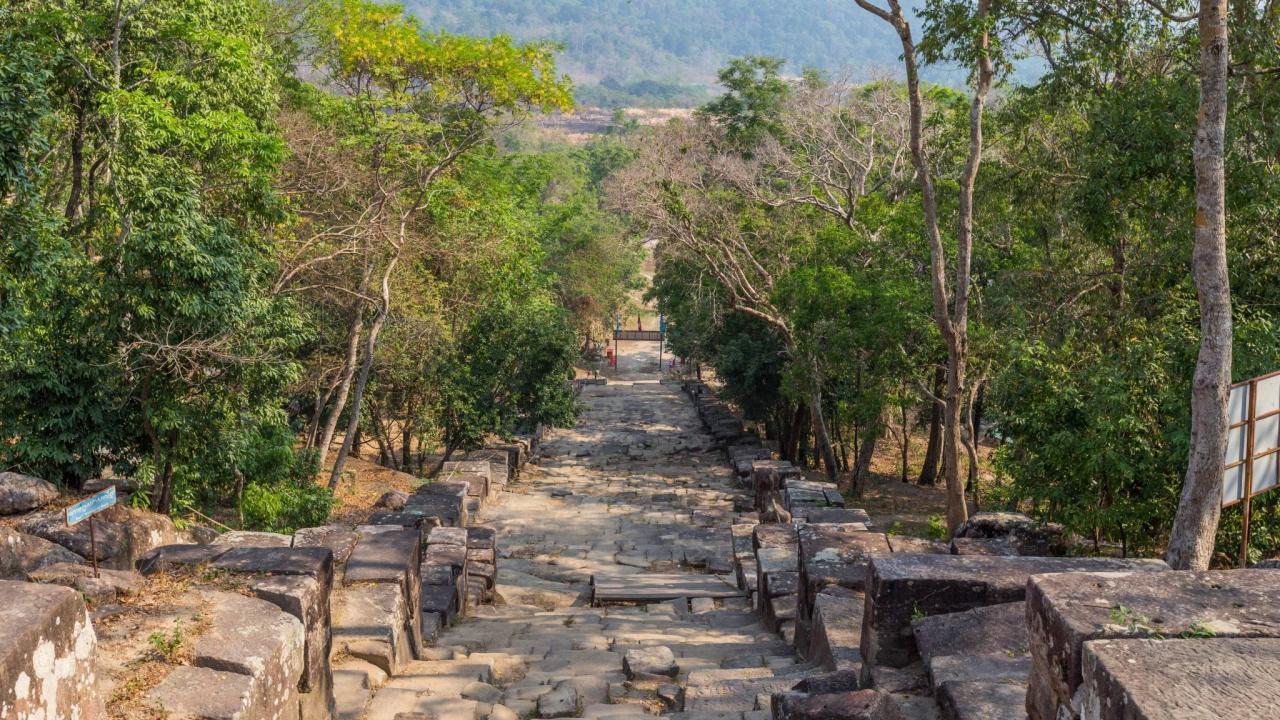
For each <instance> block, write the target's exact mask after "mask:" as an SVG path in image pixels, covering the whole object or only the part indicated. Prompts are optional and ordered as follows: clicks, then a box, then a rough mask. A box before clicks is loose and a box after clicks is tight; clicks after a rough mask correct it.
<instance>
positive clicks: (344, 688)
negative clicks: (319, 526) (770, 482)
mask: <svg viewBox="0 0 1280 720" xmlns="http://www.w3.org/2000/svg"><path fill="white" fill-rule="evenodd" d="M582 393H583V395H584V396H585V397H584V399H586V400H587V402H586V403H585V404H584V412H583V415H582V418H581V420H580V422H579V426H578V428H576V429H573V430H565V431H557V432H556V433H554V434H552V435H550V436H549V437H548V438H546V439H545V440H544V442H543V447H542V451H541V454H542V461H541V463H540V465H539V467H538V469H536V470H530V471H528V472H526V477H525V478H524V479H523V481H522V482H521V483H519V484H518V485H512V486H511V487H510V488H509V490H510V492H507V493H504V494H503V495H502V496H501V497H499V498H497V499H496V501H495V502H494V503H492V504H491V505H490V506H489V507H486V508H484V509H482V510H481V511H480V513H479V518H478V519H479V520H480V521H481V522H483V523H484V524H485V525H486V526H489V527H492V528H494V530H495V532H496V533H497V536H498V538H499V540H500V543H501V548H502V550H501V552H500V557H501V558H502V559H501V563H500V564H499V566H498V578H497V592H498V595H499V596H500V597H501V598H503V600H501V601H499V603H498V604H497V605H495V606H493V607H488V606H486V607H483V608H480V609H479V610H478V611H476V612H474V613H473V614H472V615H471V616H470V617H467V618H464V619H462V620H460V621H459V622H458V623H457V624H456V625H454V626H452V627H449V628H447V629H444V630H443V631H442V632H441V633H440V635H439V637H438V639H437V640H436V643H435V645H434V647H431V648H429V649H428V651H427V652H428V654H429V656H430V657H431V658H432V659H430V660H420V661H414V662H411V663H409V664H408V665H407V666H406V667H405V668H404V669H403V671H401V672H399V673H397V674H396V675H395V676H393V677H388V676H387V675H386V673H382V672H379V671H378V669H377V668H374V667H372V666H369V665H368V664H367V663H361V662H360V661H354V660H345V659H340V658H336V659H335V668H336V669H335V677H334V687H335V695H336V696H337V702H338V708H339V715H340V717H342V718H343V719H344V720H362V719H363V720H396V719H397V718H399V720H410V719H411V718H418V717H427V718H437V719H439V720H454V719H457V720H516V719H517V718H522V717H540V718H560V717H582V718H587V719H589V720H604V719H606V718H608V719H614V718H618V719H621V718H638V717H641V716H648V715H657V714H662V715H671V716H673V717H679V718H684V719H686V720H746V718H751V720H766V718H768V717H769V697H770V695H771V694H772V693H775V692H782V691H786V690H789V689H790V688H791V687H793V686H794V685H795V684H796V683H797V682H799V681H800V680H801V679H803V678H805V677H808V676H812V675H815V674H818V673H820V672H822V670H821V669H819V668H815V667H812V666H808V665H797V664H796V660H795V653H794V650H793V649H792V647H791V646H790V645H788V644H787V642H785V641H784V640H783V639H782V638H780V637H779V636H778V634H777V633H776V632H774V631H770V630H769V629H768V628H766V627H765V626H764V625H762V624H761V622H760V620H759V618H758V616H757V614H756V612H755V610H754V608H753V607H752V606H751V603H750V600H749V599H748V597H747V596H746V594H745V593H742V594H735V593H734V592H733V591H732V588H733V587H735V586H736V583H735V582H734V581H733V579H732V578H731V577H728V576H727V573H729V572H731V571H732V567H731V565H730V564H729V561H730V559H731V558H732V544H731V543H732V540H731V537H730V535H729V533H728V532H727V528H728V527H729V525H730V524H731V523H733V522H734V521H735V520H736V519H738V513H736V512H735V511H734V507H735V504H736V505H738V506H741V505H742V504H743V503H742V500H743V498H742V493H741V491H739V490H738V489H736V488H735V487H734V483H733V477H732V474H731V472H730V469H729V468H727V467H725V464H724V460H723V456H722V455H720V454H719V452H718V450H717V448H716V443H715V441H714V439H713V438H712V437H711V436H710V435H709V434H708V433H707V432H706V431H705V430H704V429H703V427H702V424H701V422H700V421H699V419H698V416H697V414H696V412H694V409H693V408H692V407H691V406H690V405H689V404H688V403H687V401H685V399H684V398H683V397H681V395H680V391H679V388H678V387H674V386H670V385H659V384H657V383H649V384H645V383H637V384H635V385H628V386H625V387H619V385H618V384H612V385H607V386H602V385H591V386H585V387H584V388H583V389H582ZM735 500H736V501H737V502H736V503H735ZM707 573H720V574H722V575H723V576H725V577H728V582H729V584H725V583H721V584H720V585H721V586H722V587H728V588H730V590H731V592H730V593H729V594H730V595H732V596H730V597H697V596H688V597H684V596H681V597H675V598H672V599H666V600H643V601H627V600H626V599H625V597H622V601H619V602H614V601H610V600H608V599H603V598H601V599H600V602H595V601H596V600H597V599H596V598H594V597H593V589H594V587H593V582H594V580H596V579H597V578H605V577H607V578H608V579H609V580H608V581H609V583H611V586H612V587H614V588H615V589H616V588H617V587H619V586H621V587H623V588H625V587H626V586H627V585H628V583H629V580H630V579H634V581H633V582H634V585H635V586H636V587H649V586H651V585H652V584H653V583H654V582H659V583H660V582H662V579H663V578H670V579H673V580H674V584H673V586H674V587H686V586H687V587H689V588H691V591H692V592H696V591H697V588H698V587H707V586H714V585H716V583H715V582H710V583H708V582H707V581H708V580H711V579H712V578H711V575H709V574H707ZM680 578H689V579H690V582H687V583H681V582H680ZM699 579H701V580H700V581H699ZM602 582H603V581H602ZM717 594H719V595H723V594H724V593H723V592H720V593H717ZM625 595H626V593H625V592H623V593H621V594H620V596H625ZM654 658H658V660H657V661H656V662H655V660H654ZM414 713H418V714H419V715H415V714H414Z"/></svg>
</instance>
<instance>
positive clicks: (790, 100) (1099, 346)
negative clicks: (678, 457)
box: [609, 1, 1280, 563]
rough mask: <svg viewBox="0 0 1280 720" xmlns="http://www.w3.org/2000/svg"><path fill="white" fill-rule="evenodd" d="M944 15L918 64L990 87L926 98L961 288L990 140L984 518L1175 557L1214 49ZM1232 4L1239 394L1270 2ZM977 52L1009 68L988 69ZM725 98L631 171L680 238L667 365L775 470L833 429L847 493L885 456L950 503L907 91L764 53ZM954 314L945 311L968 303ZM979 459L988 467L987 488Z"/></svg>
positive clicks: (1276, 80) (1149, 11)
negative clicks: (980, 73) (1204, 90)
mask: <svg viewBox="0 0 1280 720" xmlns="http://www.w3.org/2000/svg"><path fill="white" fill-rule="evenodd" d="M860 4H862V3H860ZM867 4H871V3H867ZM893 5H894V7H896V3H893ZM926 5H927V7H926V8H925V10H924V12H923V13H922V15H923V20H922V21H921V22H920V23H919V26H918V27H914V30H915V32H916V35H915V36H914V42H915V49H916V50H917V51H918V52H919V55H920V58H921V60H922V62H923V61H928V62H956V63H960V64H961V65H966V64H967V65H968V66H970V67H975V68H976V67H977V62H978V61H977V60H975V58H981V57H984V56H985V57H986V58H987V59H989V60H992V61H993V62H992V64H993V68H992V70H993V72H992V75H993V76H994V79H995V81H996V83H997V88H996V91H995V93H994V94H993V95H992V96H991V98H990V99H989V102H988V103H987V105H986V107H985V113H981V114H977V115H976V116H975V114H974V112H973V108H974V105H973V96H972V92H973V91H972V89H970V90H959V89H956V90H953V89H948V88H942V87H938V86H929V85H925V86H924V87H923V104H924V108H923V109H924V114H923V117H924V122H923V123H922V127H921V128H920V131H921V135H922V139H923V145H924V147H925V148H926V159H927V162H928V165H929V167H930V171H931V173H932V176H931V179H932V180H933V190H934V192H935V198H936V202H937V210H936V212H937V214H938V217H939V226H940V229H941V241H942V251H943V258H944V262H946V263H948V265H947V267H948V268H950V267H951V264H950V263H953V262H955V260H954V258H955V256H956V251H957V247H958V240H957V237H958V233H959V230H960V229H961V228H962V227H963V223H962V222H961V220H962V218H963V217H964V215H962V213H961V204H960V202H959V201H960V200H961V199H963V197H964V194H963V192H960V191H961V190H962V189H963V187H964V185H963V183H964V177H965V174H966V172H967V171H968V170H969V169H971V168H972V167H974V166H972V165H971V164H970V162H969V160H970V159H971V158H972V151H973V148H974V147H975V146H974V144H973V138H974V136H973V134H972V132H973V130H974V128H975V127H980V128H981V129H982V131H983V135H984V136H985V137H984V138H983V139H984V140H985V147H982V149H981V151H980V157H981V166H980V168H979V169H978V170H977V174H976V176H975V183H974V186H973V190H972V198H973V199H972V214H971V216H970V220H969V221H970V222H972V228H973V230H972V232H973V237H974V242H973V246H972V253H973V255H972V258H971V260H970V261H969V262H971V275H969V278H968V283H967V285H966V288H965V289H966V290H967V292H968V294H969V296H970V297H969V299H968V302H969V310H968V318H967V324H968V327H967V339H966V340H965V343H966V353H967V362H968V368H967V369H968V373H967V378H966V379H965V381H964V383H963V387H962V388H961V393H960V396H959V397H958V406H959V408H960V410H961V415H960V421H959V422H960V428H959V432H960V435H961V437H960V441H961V443H962V444H963V446H964V447H963V449H962V450H961V451H960V453H959V455H958V459H959V464H962V465H964V466H965V467H966V470H967V473H968V474H967V480H966V479H964V476H962V482H963V484H964V488H963V490H964V493H965V495H964V497H965V498H966V501H967V503H968V504H969V505H970V506H974V505H976V506H977V507H979V508H981V509H998V508H1009V509H1020V510H1024V511H1029V512H1032V513H1034V514H1036V515H1038V516H1039V517H1042V518H1045V519H1048V520H1053V521H1057V522H1062V523H1064V524H1066V525H1067V526H1068V527H1069V528H1070V529H1071V530H1073V531H1076V532H1078V533H1080V534H1081V535H1082V536H1083V537H1085V538H1086V539H1088V540H1090V541H1091V543H1092V544H1093V546H1094V547H1096V548H1098V549H1099V550H1106V551H1108V552H1110V551H1115V552H1125V553H1138V552H1141V553H1152V552H1159V551H1161V550H1162V549H1163V548H1164V546H1165V543H1166V540H1167V539H1168V537H1169V532H1170V527H1171V523H1172V520H1173V516H1174V511H1175V508H1176V507H1177V506H1178V503H1179V493H1180V490H1181V488H1182V486H1183V478H1184V473H1185V472H1186V468H1187V458H1188V450H1189V427H1190V414H1191V413H1190V408H1189V402H1190V398H1191V385H1192V372H1193V370H1194V368H1195V366H1196V357H1197V350H1198V348H1199V345H1200V324H1199V323H1200V317H1199V315H1198V312H1197V288H1196V286H1195V284H1194V283H1193V278H1192V274H1191V267H1192V256H1191V253H1192V247H1193V228H1194V223H1193V215H1195V208H1196V198H1195V195H1196V193H1195V181H1196V178H1195V173H1194V171H1193V167H1192V146H1193V141H1194V138H1195V133H1196V131H1197V102H1198V78H1197V72H1198V68H1199V60H1198V49H1199V41H1198V37H1197V35H1196V30H1195V25H1194V23H1188V22H1187V21H1186V19H1185V18H1184V19H1181V20H1179V19H1178V18H1176V17H1173V16H1171V15H1170V16H1166V15H1164V14H1162V13H1161V12H1160V11H1159V10H1158V9H1156V8H1153V7H1151V6H1150V5H1147V6H1144V5H1141V4H1132V5H1125V6H1123V12H1121V11H1115V12H1112V11H1110V10H1108V9H1106V8H1103V7H1098V8H1095V9H1094V10H1093V11H1091V12H1090V13H1085V14H1073V13H1067V12H1054V8H1055V7H1057V6H1056V5H1055V4H1052V3H1050V4H1049V5H1045V4H1043V3H1016V2H1015V3H979V4H978V5H979V6H980V7H989V8H990V10H989V12H990V15H989V16H988V17H986V18H985V19H977V20H975V15H974V14H973V8H974V5H973V3H960V2H944V1H939V2H932V3H927V4H926ZM1183 5H1189V4H1187V3H1184V4H1183ZM1231 7H1232V14H1231V15H1230V18H1229V21H1230V25H1231V37H1232V43H1233V45H1232V52H1231V54H1232V63H1233V66H1232V70H1231V78H1230V83H1229V107H1230V114H1229V116H1228V121H1227V128H1226V144H1225V151H1224V157H1225V174H1226V178H1227V188H1228V191H1227V196H1226V210H1227V217H1228V219H1229V221H1228V225H1227V253H1228V261H1229V265H1230V269H1231V274H1232V288H1231V291H1232V294H1231V300H1232V310H1233V315H1234V319H1235V331H1234V343H1233V344H1234V356H1235V358H1234V365H1233V378H1234V380H1237V381H1239V380H1244V379H1247V378H1250V377H1254V376H1256V375H1258V374H1260V373H1262V372H1266V371H1270V370H1274V369H1276V368H1277V367H1280V334H1278V333H1277V321H1278V320H1280V317H1278V316H1277V314H1276V302H1275V300H1276V298H1275V288H1276V287H1277V280H1280V277H1278V274H1280V223H1277V220H1278V219H1280V217H1278V216H1277V211H1278V209H1280V202H1278V199H1280V122H1277V120H1280V118H1277V116H1276V111H1277V107H1280V105H1278V104H1277V100H1280V72H1278V71H1277V69H1276V68H1277V66H1280V53H1277V48H1280V44H1278V43H1277V40H1278V39H1280V38H1278V36H1277V33H1278V32H1280V7H1277V5H1276V4H1275V3H1257V4H1253V3H1240V4H1233V5H1232V6H1231ZM1181 9H1186V8H1181ZM1192 9H1193V8H1192ZM1179 10H1180V8H1176V7H1175V8H1173V9H1172V10H1171V12H1175V11H1179ZM984 12H988V11H984ZM868 17H870V15H868ZM976 37H982V38H986V39H987V40H984V41H989V42H990V46H989V49H988V50H984V51H980V52H979V53H978V54H976V55H975V54H974V50H973V47H974V38H976ZM1018 43H1023V44H1026V43H1033V44H1035V45H1036V46H1037V47H1039V48H1041V50H1042V52H1043V53H1044V54H1045V57H1046V61H1047V62H1048V63H1049V66H1050V70H1049V71H1048V72H1047V73H1046V74H1045V76H1044V77H1042V78H1040V79H1039V80H1037V81H1035V82H1033V83H1030V84H1022V83H1017V82H1014V81H1011V80H1010V79H1009V76H1008V71H1009V69H1010V67H1011V65H1010V62H1009V58H1010V57H1011V55H1010V53H1012V52H1013V48H1014V47H1015V46H1017V44H1018ZM975 77H976V76H975ZM720 78H721V80H722V82H723V84H724V88H725V91H724V94H723V95H722V96H721V97H719V98H717V99H715V100H714V101H712V102H709V103H707V104H705V105H704V106H703V108H702V109H701V110H700V111H699V112H698V113H697V114H696V115H695V117H694V118H693V119H691V120H689V121H685V122H677V123H672V124H670V125H669V126H666V127H663V128H660V129H658V130H656V131H654V132H653V133H652V135H651V136H649V137H645V138H641V139H638V140H636V141H635V146H636V153H637V158H636V160H635V162H634V163H632V164H631V165H630V166H628V167H627V168H626V169H625V170H624V171H622V172H621V173H619V174H618V175H617V176H615V178H614V179H613V181H612V183H611V185H610V191H609V197H610V200H611V203H612V206H613V207H615V208H616V209H617V210H618V211H619V212H622V213H624V214H626V215H627V216H628V217H629V218H631V220H632V222H634V223H635V224H636V225H637V226H638V227H640V228H643V230H644V232H646V233H649V234H651V235H652V236H655V237H659V238H661V240H662V241H661V242H660V243H659V246H658V248H659V250H658V271H657V275H656V277H655V280H654V285H653V289H652V291H651V295H652V297H654V298H655V299H656V301H657V302H658V304H659V306H660V307H661V308H662V311H663V312H664V313H665V314H666V315H667V317H668V318H669V319H670V322H671V327H672V333H671V335H672V337H671V344H672V348H673V349H674V350H675V351H676V352H677V353H678V354H680V355H682V356H685V357H687V358H688V359H689V360H690V361H693V362H695V363H700V364H702V365H704V366H706V367H707V368H709V369H711V370H714V373H715V376H716V377H717V378H718V379H719V380H720V381H722V382H723V383H724V392H725V393H726V395H727V396H728V397H729V398H730V399H732V400H733V401H734V402H735V403H737V404H738V406H739V407H741V408H742V410H743V411H744V412H745V413H746V414H747V416H748V417H749V418H750V419H752V420H755V421H758V422H760V423H761V425H762V427H763V428H764V429H765V431H766V433H767V435H768V436H769V437H770V438H773V439H774V440H776V441H777V442H778V443H779V447H780V448H781V451H782V453H783V455H784V457H788V458H789V459H792V460H794V461H796V462H802V463H814V464H819V462H818V461H819V459H820V458H818V456H819V454H820V452H821V445H822V442H821V439H820V436H821V435H822V434H825V433H829V434H830V438H829V440H830V445H831V446H832V448H833V451H834V453H833V454H834V456H835V458H834V459H835V466H836V467H835V468H834V470H836V471H838V477H839V478H840V479H841V481H842V482H844V481H845V478H848V482H849V483H850V484H851V487H852V489H853V491H854V492H855V493H856V492H858V491H859V490H860V488H861V487H862V486H863V484H864V483H865V482H866V480H867V477H868V472H869V462H870V458H871V453H872V451H873V449H874V448H875V447H876V446H878V445H879V446H881V447H884V446H886V445H887V446H888V447H891V448H895V449H896V448H902V449H903V451H902V453H901V457H902V467H901V478H902V479H903V480H904V481H906V480H912V481H919V482H922V483H926V484H933V483H935V482H938V481H939V478H940V477H941V474H942V468H940V467H939V465H938V463H939V451H938V445H937V444H938V443H939V439H938V438H939V425H940V419H941V418H940V415H941V409H942V408H941V406H942V400H943V399H944V398H945V396H946V394H945V392H944V391H945V383H944V382H943V380H944V378H945V376H946V372H945V371H946V365H947V356H948V349H947V345H946V344H945V343H944V340H943V338H942V337H941V336H940V334H939V330H938V327H937V323H935V322H934V320H933V318H934V317H935V308H934V306H933V304H932V297H931V296H932V293H933V292H934V290H932V289H931V286H930V272H929V267H930V262H931V252H930V248H929V246H928V244H927V242H926V233H925V225H924V221H925V219H927V213H925V214H922V210H923V209H924V198H923V197H922V192H921V183H920V182H919V174H918V173H917V171H916V169H915V168H914V167H913V164H912V160H911V157H910V153H909V147H910V143H909V142H908V140H909V138H910V136H911V121H910V115H911V113H910V112H909V103H908V91H907V88H906V87H905V86H904V85H902V84H900V83H896V82H890V81H885V82H880V83H872V84H865V85H857V84H849V83H846V82H843V81H841V80H840V79H839V78H833V77H831V76H827V75H824V74H822V73H818V72H809V73H805V74H804V75H803V76H802V77H801V78H800V79H798V80H796V79H788V78H787V77H786V74H785V66H784V65H783V64H782V62H781V61H780V60H778V59H771V58H759V57H755V58H743V59H739V60H735V61H734V62H732V63H730V64H729V65H727V66H726V67H725V68H724V70H723V71H722V72H721V75H720ZM975 117H977V119H978V124H977V125H976V126H975V124H974V118H975ZM980 147H981V146H980ZM947 258H951V259H947ZM951 272H952V271H951V270H950V269H948V270H947V273H948V274H947V275H946V276H945V277H946V278H947V279H948V280H950V279H951V278H952V277H953V275H951V274H950V273H951ZM946 292H948V293H949V294H947V295H944V300H946V302H947V303H948V304H947V305H946V306H945V307H946V309H947V311H948V312H950V311H951V310H952V309H954V300H955V297H956V295H955V292H956V291H955V288H954V287H952V288H951V290H949V291H946ZM916 427H923V428H925V429H926V430H927V431H929V438H930V439H929V443H928V445H929V447H928V452H927V457H926V460H925V463H924V467H923V469H921V468H920V467H919V465H915V466H914V467H911V468H910V469H909V468H908V466H907V459H908V454H907V452H906V451H905V448H903V445H904V444H905V443H906V442H908V441H909V440H910V436H911V432H910V431H911V430H912V429H914V428H916ZM980 442H981V443H984V444H986V445H987V446H989V447H991V448H993V450H994V468H993V470H994V472H993V474H992V475H991V476H990V477H988V478H986V479H984V480H983V481H981V482H978V473H977V464H976V463H974V462H973V460H974V459H975V458H976V457H977V445H978V443H980ZM821 464H822V465H825V464H827V463H825V462H822V463H821ZM833 476H837V473H833ZM1272 495H1275V493H1273V494H1272ZM1277 505H1278V502H1277V497H1271V496H1267V495H1263V496H1261V497H1259V499H1258V501H1257V502H1256V503H1255V512H1257V513H1260V514H1259V515H1258V516H1257V517H1255V522H1256V523H1259V524H1256V525H1255V527H1254V546H1253V551H1252V552H1253V557H1254V559H1257V557H1261V556H1269V555H1272V554H1274V553H1275V552H1276V551H1277V550H1280V525H1278V524H1277V523H1276V522H1275V519H1276V512H1277ZM1259 508H1260V509H1259ZM1239 518H1240V515H1239V508H1238V507H1235V508H1228V509H1227V510H1226V511H1225V512H1224V514H1223V520H1222V526H1221V530H1220V532H1219V534H1218V543H1219V549H1220V553H1219V554H1218V556H1217V561H1218V562H1222V563H1231V562H1234V555H1235V548H1236V546H1237V545H1238V542H1239V522H1240V521H1239Z"/></svg>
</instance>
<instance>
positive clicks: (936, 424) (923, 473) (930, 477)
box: [916, 363, 947, 485]
mask: <svg viewBox="0 0 1280 720" xmlns="http://www.w3.org/2000/svg"><path fill="white" fill-rule="evenodd" d="M946 381H947V371H946V368H945V367H944V366H943V365H942V363H938V364H937V365H936V366H934V370H933V395H934V397H935V398H937V397H941V396H942V385H943V383H945V382H946ZM942 411H943V407H942V403H940V402H938V401H937V400H933V401H931V402H930V403H929V444H928V446H927V447H926V448H925V452H924V467H922V468H920V477H919V478H917V479H916V482H917V483H919V484H920V485H933V484H935V483H937V482H938V460H939V457H940V456H941V454H942Z"/></svg>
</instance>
